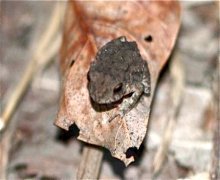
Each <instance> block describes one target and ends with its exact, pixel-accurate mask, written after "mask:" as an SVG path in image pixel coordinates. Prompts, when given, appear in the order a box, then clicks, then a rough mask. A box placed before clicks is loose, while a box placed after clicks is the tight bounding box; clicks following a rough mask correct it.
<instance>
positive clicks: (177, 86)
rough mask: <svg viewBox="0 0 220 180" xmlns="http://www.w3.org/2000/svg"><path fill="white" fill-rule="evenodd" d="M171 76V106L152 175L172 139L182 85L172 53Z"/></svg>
mask: <svg viewBox="0 0 220 180" xmlns="http://www.w3.org/2000/svg"><path fill="white" fill-rule="evenodd" d="M171 77H172V79H173V87H172V90H171V100H172V108H171V111H170V113H169V115H168V123H167V127H166V129H165V132H164V136H163V139H162V142H161V144H160V147H159V148H158V150H157V152H156V155H155V157H154V162H153V176H154V177H156V176H157V175H158V173H159V171H160V170H161V167H162V165H163V163H164V160H165V158H166V155H167V151H168V149H169V145H170V142H171V140H172V135H173V130H174V127H175V125H176V116H177V113H178V110H179V106H180V102H181V97H182V93H183V87H184V74H183V70H182V66H181V62H180V60H179V56H178V54H176V55H174V57H173V62H172V64H171Z"/></svg>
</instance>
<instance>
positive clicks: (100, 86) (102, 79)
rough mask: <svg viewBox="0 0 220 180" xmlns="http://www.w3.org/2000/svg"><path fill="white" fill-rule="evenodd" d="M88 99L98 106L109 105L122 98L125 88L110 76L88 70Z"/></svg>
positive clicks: (120, 82)
mask: <svg viewBox="0 0 220 180" xmlns="http://www.w3.org/2000/svg"><path fill="white" fill-rule="evenodd" d="M88 81H89V82H88V89H89V94H90V97H91V98H92V100H93V101H95V102H96V103H98V104H110V103H114V102H117V101H119V100H120V99H122V98H123V96H124V94H125V91H126V88H125V86H126V85H125V84H124V83H123V82H122V81H120V80H119V79H115V78H113V77H112V76H111V75H110V74H108V73H105V72H99V71H96V70H93V68H91V69H90V71H89V73H88Z"/></svg>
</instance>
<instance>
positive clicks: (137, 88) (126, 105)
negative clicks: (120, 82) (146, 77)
mask: <svg viewBox="0 0 220 180" xmlns="http://www.w3.org/2000/svg"><path fill="white" fill-rule="evenodd" d="M130 90H131V92H133V94H132V96H131V97H129V98H125V99H124V100H123V101H122V103H121V105H120V107H119V115H120V116H121V117H123V116H124V115H125V114H126V113H127V112H128V111H129V110H131V109H132V108H133V107H134V106H135V104H136V103H137V102H138V100H139V98H140V96H141V95H142V93H143V91H144V86H143V84H139V85H134V86H133V87H132V89H130Z"/></svg>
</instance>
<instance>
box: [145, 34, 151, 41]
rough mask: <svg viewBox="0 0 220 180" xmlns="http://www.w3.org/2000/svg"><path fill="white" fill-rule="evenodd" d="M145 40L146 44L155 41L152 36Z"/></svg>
mask: <svg viewBox="0 0 220 180" xmlns="http://www.w3.org/2000/svg"><path fill="white" fill-rule="evenodd" d="M144 40H145V41H146V42H152V41H153V37H152V36H151V35H148V36H146V37H145V38H144Z"/></svg>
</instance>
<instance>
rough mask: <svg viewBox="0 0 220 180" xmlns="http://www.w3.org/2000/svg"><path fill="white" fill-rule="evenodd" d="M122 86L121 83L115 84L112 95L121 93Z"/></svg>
mask: <svg viewBox="0 0 220 180" xmlns="http://www.w3.org/2000/svg"><path fill="white" fill-rule="evenodd" d="M122 86H123V84H122V83H119V84H117V85H116V86H115V87H114V90H113V91H114V93H119V92H121V90H122Z"/></svg>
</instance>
